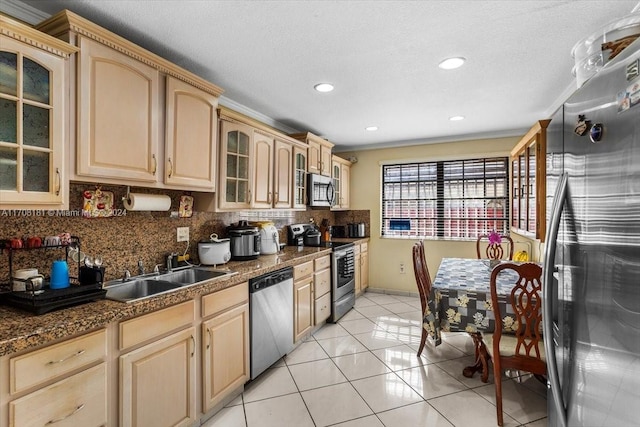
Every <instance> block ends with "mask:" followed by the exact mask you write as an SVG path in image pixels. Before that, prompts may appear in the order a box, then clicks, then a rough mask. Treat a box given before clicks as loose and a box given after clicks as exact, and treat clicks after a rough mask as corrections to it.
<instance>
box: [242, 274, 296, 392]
mask: <svg viewBox="0 0 640 427" xmlns="http://www.w3.org/2000/svg"><path fill="white" fill-rule="evenodd" d="M249 293H250V295H251V297H250V300H249V308H250V315H249V316H250V319H251V320H250V334H251V379H252V380H253V379H255V378H256V377H257V376H258V375H260V374H261V373H262V372H264V371H265V370H266V369H267V368H268V367H269V366H271V365H273V364H274V363H275V362H277V361H278V359H280V358H281V357H282V356H284V355H285V354H287V353H289V352H290V351H291V350H293V268H292V267H289V268H285V269H282V270H278V271H273V272H271V273H268V274H265V275H262V276H259V277H256V278H253V279H251V280H249Z"/></svg>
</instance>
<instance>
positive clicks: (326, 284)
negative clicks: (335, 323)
mask: <svg viewBox="0 0 640 427" xmlns="http://www.w3.org/2000/svg"><path fill="white" fill-rule="evenodd" d="M313 265H314V273H313V286H314V289H313V290H314V297H315V302H314V304H315V310H314V311H315V319H314V325H320V324H321V323H322V322H324V321H325V320H327V319H328V318H329V316H330V315H331V256H330V255H326V256H323V257H321V258H316V259H315V260H314V262H313Z"/></svg>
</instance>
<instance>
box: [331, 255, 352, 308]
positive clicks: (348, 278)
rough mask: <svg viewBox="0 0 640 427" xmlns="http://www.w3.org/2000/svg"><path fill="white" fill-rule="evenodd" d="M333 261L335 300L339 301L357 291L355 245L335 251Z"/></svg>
mask: <svg viewBox="0 0 640 427" xmlns="http://www.w3.org/2000/svg"><path fill="white" fill-rule="evenodd" d="M332 260H333V266H332V267H333V269H332V273H333V300H334V301H337V300H339V299H340V298H342V297H343V296H345V295H346V294H348V293H349V292H353V291H354V290H355V257H354V253H353V245H349V246H347V247H341V248H340V249H334V250H333V253H332Z"/></svg>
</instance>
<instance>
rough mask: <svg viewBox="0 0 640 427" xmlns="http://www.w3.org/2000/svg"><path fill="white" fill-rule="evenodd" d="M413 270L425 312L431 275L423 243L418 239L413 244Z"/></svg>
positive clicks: (423, 311)
mask: <svg viewBox="0 0 640 427" xmlns="http://www.w3.org/2000/svg"><path fill="white" fill-rule="evenodd" d="M413 272H414V274H415V276H416V285H417V286H418V292H419V294H420V304H421V305H422V313H425V312H426V309H427V302H428V300H429V293H430V292H431V276H430V275H429V268H428V267H427V261H426V258H425V255H424V244H423V243H422V241H419V242H417V243H415V244H414V245H413Z"/></svg>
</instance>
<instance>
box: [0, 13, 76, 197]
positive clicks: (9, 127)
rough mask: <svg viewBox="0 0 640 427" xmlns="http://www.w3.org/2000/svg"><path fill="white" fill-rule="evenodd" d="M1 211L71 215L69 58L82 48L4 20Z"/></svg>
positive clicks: (0, 106) (0, 60) (1, 21)
mask: <svg viewBox="0 0 640 427" xmlns="http://www.w3.org/2000/svg"><path fill="white" fill-rule="evenodd" d="M0 25H1V26H2V29H3V31H2V34H0V73H1V79H0V110H1V111H2V116H1V119H0V209H25V208H31V209H65V208H67V207H68V205H69V200H68V195H67V193H68V179H67V170H66V163H67V162H66V161H65V159H66V153H67V151H66V145H67V140H68V129H67V120H68V112H67V108H68V101H69V100H68V86H67V82H68V80H67V76H68V72H69V64H68V62H69V57H70V56H71V55H72V54H73V53H75V52H76V51H77V48H75V47H73V46H71V45H69V44H67V43H65V42H63V41H61V40H58V39H56V38H53V37H51V36H48V35H46V34H43V33H41V32H40V31H36V30H34V29H33V28H31V27H28V26H26V25H23V24H21V23H19V22H17V21H14V20H12V19H9V18H6V17H4V16H2V15H0Z"/></svg>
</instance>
